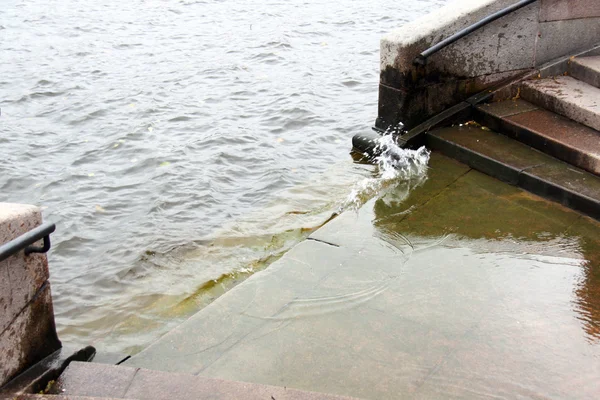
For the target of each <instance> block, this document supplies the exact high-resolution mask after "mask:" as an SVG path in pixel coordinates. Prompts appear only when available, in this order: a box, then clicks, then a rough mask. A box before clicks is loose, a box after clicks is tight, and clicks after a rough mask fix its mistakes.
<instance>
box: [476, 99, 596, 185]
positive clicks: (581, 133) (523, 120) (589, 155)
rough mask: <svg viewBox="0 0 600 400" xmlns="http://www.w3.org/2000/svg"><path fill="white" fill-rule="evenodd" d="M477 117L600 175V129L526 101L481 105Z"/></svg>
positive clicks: (542, 149)
mask: <svg viewBox="0 0 600 400" xmlns="http://www.w3.org/2000/svg"><path fill="white" fill-rule="evenodd" d="M476 109H477V113H478V115H477V119H478V120H479V121H480V122H481V123H482V124H484V125H485V126H488V127H490V128H492V129H493V130H495V131H497V132H501V133H503V134H505V135H507V136H509V137H510V138H512V139H516V140H519V141H520V142H523V143H525V144H527V145H529V146H531V147H534V148H536V149H538V150H540V151H542V152H544V153H546V154H549V155H551V156H553V157H556V158H558V159H560V160H563V161H565V162H567V163H569V164H572V165H574V166H576V167H579V168H582V169H585V170H586V171H589V172H592V173H594V174H596V175H600V132H598V131H596V130H595V129H592V128H589V127H587V126H585V125H582V124H579V123H577V122H575V121H573V120H570V119H568V118H565V117H562V116H560V115H558V114H556V113H553V112H550V111H548V110H544V109H540V108H538V107H536V106H535V105H533V104H531V103H528V102H526V101H524V100H506V101H502V102H497V103H486V104H480V105H478V106H477V107H476Z"/></svg>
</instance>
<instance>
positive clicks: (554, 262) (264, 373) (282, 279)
mask: <svg viewBox="0 0 600 400" xmlns="http://www.w3.org/2000/svg"><path fill="white" fill-rule="evenodd" d="M507 140H508V139H507ZM430 167H431V168H430V171H429V178H428V180H427V181H424V182H423V181H420V182H418V183H414V182H413V183H407V182H404V181H402V182H398V185H397V187H395V188H394V189H392V190H389V191H387V192H386V193H385V194H384V195H383V196H382V197H381V198H378V199H373V200H371V201H370V202H368V203H367V204H365V205H364V206H363V207H362V208H361V209H359V210H358V211H348V212H345V213H344V214H342V215H341V216H340V217H338V218H336V219H335V220H333V221H331V222H330V223H328V224H327V225H326V226H325V227H324V228H322V229H321V230H319V231H318V232H316V233H315V234H314V235H313V236H312V240H308V241H305V242H303V243H301V244H299V245H298V246H296V247H295V248H293V249H292V250H291V251H290V252H288V253H287V254H286V255H285V256H284V257H283V258H282V259H280V260H279V261H278V262H276V263H274V264H273V265H271V267H269V268H268V269H267V270H265V271H263V272H261V273H257V274H256V275H254V276H253V277H252V278H250V279H248V280H247V281H245V282H244V283H242V284H240V285H239V286H237V287H236V288H235V289H233V290H231V291H230V292H228V293H227V294H226V295H224V296H222V297H220V298H219V299H218V300H217V301H215V302H214V303H212V304H211V305H210V306H209V307H207V308H205V309H203V310H202V311H201V312H200V313H198V314H196V315H195V316H193V317H192V318H190V319H189V320H188V321H186V322H185V323H184V324H182V325H181V326H180V327H178V328H177V329H175V330H174V331H172V332H171V333H169V334H167V335H165V336H164V337H163V338H161V339H160V340H159V341H157V342H156V343H154V344H153V345H151V346H150V347H149V348H147V349H146V350H144V351H142V352H141V353H139V354H138V355H136V356H134V357H133V358H132V359H130V360H128V361H126V363H125V364H126V365H129V366H135V367H143V368H150V369H158V370H164V371H173V372H179V373H193V374H197V375H201V376H205V377H211V378H219V379H230V380H236V381H245V382H255V383H260V384H266V385H275V386H284V387H288V388H297V389H302V390H311V391H318V392H324V393H330V394H337V395H347V396H354V397H359V398H366V399H397V398H400V397H401V398H409V399H433V398H480V397H481V396H487V395H489V396H491V395H501V396H504V397H519V396H521V397H540V398H554V397H555V398H566V397H569V398H578V399H594V398H595V394H596V393H598V392H599V391H600V382H598V381H597V379H595V377H597V376H599V375H600V363H598V359H599V357H600V333H599V332H597V331H596V330H595V328H594V327H595V326H596V325H597V323H598V322H599V321H598V319H597V317H598V316H599V315H600V311H598V310H595V311H594V312H592V313H590V312H588V311H586V310H588V309H589V308H590V307H591V308H594V307H597V305H598V304H600V302H599V299H600V291H599V290H598V288H597V287H596V285H597V284H598V281H597V280H594V279H591V280H590V279H589V277H590V276H595V275H594V274H597V273H598V272H597V269H598V265H597V264H596V265H591V263H592V262H594V260H597V256H595V255H594V254H590V252H593V251H594V248H595V247H589V246H588V245H586V244H585V243H588V242H593V243H596V242H597V241H598V238H599V235H600V225H599V224H598V223H597V222H595V221H593V220H590V219H587V218H585V217H582V216H581V215H580V214H578V213H576V212H574V211H572V210H569V209H567V208H565V207H562V206H560V205H558V204H556V203H552V202H549V201H546V200H544V199H542V198H540V197H537V196H534V195H532V194H530V193H527V192H525V191H523V190H521V189H519V188H517V187H514V186H510V185H506V184H504V183H502V182H500V181H498V180H496V179H493V178H491V177H489V176H486V175H484V174H482V173H480V172H477V171H474V170H471V169H470V168H469V167H467V166H464V165H461V164H460V163H457V162H455V161H452V160H449V159H447V158H446V157H444V156H441V155H439V154H435V153H434V154H433V156H432V160H431V164H430ZM407 185H408V187H407ZM586 246H587V247H586ZM581 282H589V285H590V287H589V288H585V289H581V288H580V287H579V285H580V283H581ZM580 289H581V290H580ZM578 290H579V291H578ZM573 304H578V305H579V308H574V307H573Z"/></svg>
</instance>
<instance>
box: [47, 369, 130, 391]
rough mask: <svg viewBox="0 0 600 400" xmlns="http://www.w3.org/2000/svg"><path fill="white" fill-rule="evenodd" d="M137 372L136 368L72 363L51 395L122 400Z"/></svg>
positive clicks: (57, 382)
mask: <svg viewBox="0 0 600 400" xmlns="http://www.w3.org/2000/svg"><path fill="white" fill-rule="evenodd" d="M137 372H138V370H137V368H123V367H121V368H119V367H117V366H113V365H107V364H94V363H81V362H72V363H71V364H69V366H68V367H67V369H66V370H65V371H64V372H63V373H62V375H61V376H60V377H59V378H58V380H57V381H56V384H55V385H54V386H53V387H52V393H54V394H67V395H76V396H91V397H115V398H124V397H125V393H126V392H127V389H128V388H129V385H131V382H132V381H133V378H134V376H135V375H136V373H137Z"/></svg>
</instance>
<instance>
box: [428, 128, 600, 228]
mask: <svg viewBox="0 0 600 400" xmlns="http://www.w3.org/2000/svg"><path fill="white" fill-rule="evenodd" d="M427 145H428V147H429V148H431V149H433V150H437V151H439V152H441V153H442V154H444V155H446V156H448V157H451V158H454V159H455V160H458V161H460V162H462V163H464V164H467V165H468V166H469V167H471V168H473V169H476V170H478V171H480V172H483V173H485V174H487V175H490V176H492V177H494V178H496V179H499V180H501V181H504V182H507V183H509V184H511V185H513V186H518V187H520V188H522V189H524V190H527V191H528V192H531V193H533V194H535V195H538V196H540V197H543V198H546V199H548V200H552V201H555V202H557V203H560V204H562V205H563V206H565V207H569V208H571V209H573V210H577V211H579V212H582V213H584V214H586V215H589V216H590V217H592V218H595V219H596V220H599V221H600V201H599V200H596V199H592V198H590V197H588V196H585V195H582V194H580V193H577V192H574V191H572V190H570V189H568V188H566V187H564V186H561V185H558V184H556V183H553V182H549V181H547V180H545V179H543V178H540V177H539V176H537V175H535V174H533V173H530V172H528V171H527V169H517V168H515V167H513V166H511V165H508V164H505V163H503V162H502V161H500V160H496V159H493V158H490V157H488V156H486V155H484V154H481V153H478V152H475V151H473V150H471V149H468V148H466V147H463V146H461V145H459V144H456V143H454V142H451V141H448V140H445V139H442V138H440V137H438V136H436V135H433V134H430V133H428V134H427ZM532 151H533V150H532Z"/></svg>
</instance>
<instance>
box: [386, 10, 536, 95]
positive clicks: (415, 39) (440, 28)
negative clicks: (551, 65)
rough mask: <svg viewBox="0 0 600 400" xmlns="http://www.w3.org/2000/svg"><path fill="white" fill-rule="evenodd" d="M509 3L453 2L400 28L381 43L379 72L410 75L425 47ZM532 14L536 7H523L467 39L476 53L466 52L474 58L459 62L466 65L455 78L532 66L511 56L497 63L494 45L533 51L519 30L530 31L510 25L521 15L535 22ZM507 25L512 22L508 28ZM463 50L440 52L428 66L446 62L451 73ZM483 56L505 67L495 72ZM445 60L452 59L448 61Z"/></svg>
mask: <svg viewBox="0 0 600 400" xmlns="http://www.w3.org/2000/svg"><path fill="white" fill-rule="evenodd" d="M513 3H514V2H512V1H510V0H506V1H505V0H501V1H498V0H483V1H482V0H468V1H461V2H454V3H453V4H452V5H451V6H446V7H443V8H441V9H439V10H437V11H435V12H433V13H431V14H429V15H427V16H425V17H423V18H420V19H419V20H417V21H413V22H409V23H408V24H405V25H403V26H402V27H401V28H398V29H396V30H394V31H393V32H390V33H389V34H387V35H385V36H384V37H383V38H382V39H381V58H380V59H381V65H380V67H381V71H385V70H386V69H387V68H393V69H395V70H396V71H399V72H400V73H406V72H407V71H410V70H411V69H412V68H413V66H412V61H413V60H414V59H415V57H416V56H417V55H418V54H419V53H420V52H422V51H423V50H425V49H427V48H428V47H429V46H431V45H433V44H435V43H437V42H440V41H441V40H443V39H445V38H446V37H448V36H450V35H452V34H454V33H456V32H458V31H459V30H461V29H464V28H466V27H467V26H469V25H471V24H473V23H475V22H477V21H479V20H481V19H483V18H484V17H486V16H488V15H490V14H492V13H494V12H496V11H499V10H501V9H503V8H505V7H507V6H509V5H512V4H513ZM536 12H537V7H536V6H533V7H527V9H525V10H521V12H520V13H515V14H519V15H518V16H517V15H512V16H508V17H506V19H504V20H502V19H501V20H499V21H496V22H494V23H493V24H491V25H490V26H488V28H486V29H485V32H484V33H483V32H480V33H475V34H473V35H471V37H470V38H469V46H472V45H473V44H474V43H475V44H476V45H477V47H476V50H477V51H472V52H471V51H469V52H468V54H474V56H473V57H472V58H470V59H462V58H461V61H466V62H467V64H466V65H463V68H462V69H461V70H460V74H459V76H463V77H465V76H478V75H487V74H492V73H495V72H506V71H509V70H515V69H520V68H526V67H528V66H529V67H530V66H532V65H533V64H532V63H533V59H532V58H531V57H527V56H526V57H525V58H524V59H522V58H521V57H522V56H523V55H516V53H515V55H516V57H503V58H502V59H501V58H500V57H497V55H498V53H497V52H498V49H499V46H498V45H499V43H501V42H502V41H503V40H511V41H513V42H515V43H516V42H520V41H523V43H522V44H520V45H519V46H517V47H522V46H525V47H527V48H531V49H533V46H534V42H533V38H534V37H533V36H530V37H527V35H525V34H524V31H523V29H525V30H528V29H530V28H531V27H530V26H527V25H526V24H524V23H521V24H520V25H515V24H514V22H515V21H518V18H520V17H522V16H524V15H527V16H526V18H533V19H534V20H535V19H536V18H537V16H536ZM515 18H517V19H515ZM513 19H515V20H513ZM507 21H509V22H512V24H511V23H509V22H507ZM505 25H506V26H505ZM534 25H535V24H534ZM517 26H520V28H521V30H522V31H521V32H516V31H515V32H512V31H511V29H514V28H517ZM513 33H514V35H513ZM467 48H469V47H468V46H466V45H465V44H461V43H457V44H455V45H453V46H451V47H449V48H448V49H447V50H444V54H442V53H440V54H439V55H437V56H436V57H438V58H436V59H435V60H434V59H432V63H434V64H435V65H439V66H440V67H442V66H443V64H444V62H448V61H450V63H449V65H448V67H446V68H448V72H450V71H453V70H454V66H458V63H457V62H456V60H455V59H454V58H453V57H452V56H454V57H456V56H457V55H458V53H459V50H460V49H462V50H465V49H467ZM503 51H504V50H503ZM462 53H464V52H462ZM475 54H476V55H475ZM529 54H531V52H529ZM485 55H487V56H489V57H491V59H494V60H496V61H498V62H503V63H508V64H507V65H505V68H496V67H495V66H494V63H490V62H487V60H490V58H487V59H486V57H484V56H485ZM480 56H481V57H480ZM448 57H450V58H452V59H450V60H449V59H448ZM454 72H456V71H454ZM382 82H383V83H386V84H393V81H390V80H389V79H386V80H382Z"/></svg>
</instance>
